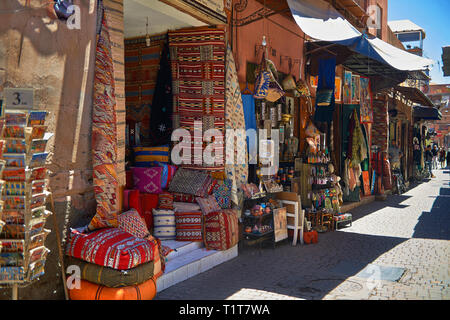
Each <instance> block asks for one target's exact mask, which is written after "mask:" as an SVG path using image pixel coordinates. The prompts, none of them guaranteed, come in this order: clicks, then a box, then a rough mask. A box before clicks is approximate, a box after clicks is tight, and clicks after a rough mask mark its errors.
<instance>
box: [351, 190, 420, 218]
mask: <svg viewBox="0 0 450 320" xmlns="http://www.w3.org/2000/svg"><path fill="white" fill-rule="evenodd" d="M409 198H411V196H408V195H391V196H389V197H388V198H387V199H386V200H384V201H377V200H375V201H374V202H371V203H370V204H368V205H365V206H360V207H357V208H355V209H352V210H351V213H352V216H353V221H356V220H358V219H361V218H364V217H365V216H367V215H370V214H372V213H374V212H376V211H378V210H381V209H383V208H386V207H391V208H398V209H402V208H407V207H409V206H408V205H403V204H401V203H402V202H404V201H405V200H407V199H409Z"/></svg>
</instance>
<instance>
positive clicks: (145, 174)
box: [131, 167, 162, 194]
mask: <svg viewBox="0 0 450 320" xmlns="http://www.w3.org/2000/svg"><path fill="white" fill-rule="evenodd" d="M131 170H132V171H133V181H134V188H135V189H137V190H139V191H140V192H143V193H153V194H160V193H161V192H162V188H161V173H162V168H161V167H151V168H132V169H131Z"/></svg>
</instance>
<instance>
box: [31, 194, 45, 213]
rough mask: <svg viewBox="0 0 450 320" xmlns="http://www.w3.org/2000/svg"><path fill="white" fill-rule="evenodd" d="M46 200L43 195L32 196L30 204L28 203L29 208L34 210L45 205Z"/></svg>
mask: <svg viewBox="0 0 450 320" xmlns="http://www.w3.org/2000/svg"><path fill="white" fill-rule="evenodd" d="M46 198H47V195H46V194H45V193H41V194H38V195H34V196H32V198H31V202H30V208H31V209H34V208H37V207H40V206H43V205H45V199H46Z"/></svg>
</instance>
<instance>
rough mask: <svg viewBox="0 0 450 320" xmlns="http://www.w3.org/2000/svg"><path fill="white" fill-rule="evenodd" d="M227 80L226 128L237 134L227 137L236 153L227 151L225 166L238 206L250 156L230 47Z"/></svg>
mask: <svg viewBox="0 0 450 320" xmlns="http://www.w3.org/2000/svg"><path fill="white" fill-rule="evenodd" d="M225 78H226V83H225V87H226V89H225V128H226V129H234V130H235V133H236V137H234V136H231V135H229V136H227V146H228V145H230V144H229V143H228V139H235V141H232V140H230V143H233V144H234V152H231V150H226V159H227V161H226V164H225V172H226V175H227V178H228V179H230V180H231V181H232V183H233V184H232V189H231V200H232V201H233V202H234V203H236V204H237V203H238V196H237V192H238V188H240V186H241V185H242V184H244V183H247V178H248V162H247V160H248V156H247V141H246V135H245V117H244V107H243V103H242V96H241V89H240V87H239V80H238V76H237V72H236V65H235V63H234V58H233V52H232V50H231V48H230V47H227V56H226V77H225ZM233 157H234V159H233ZM229 158H231V159H229Z"/></svg>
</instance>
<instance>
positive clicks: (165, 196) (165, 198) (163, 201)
mask: <svg viewBox="0 0 450 320" xmlns="http://www.w3.org/2000/svg"><path fill="white" fill-rule="evenodd" d="M158 209H167V210H173V195H172V194H171V193H169V192H163V193H160V194H159V202H158Z"/></svg>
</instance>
